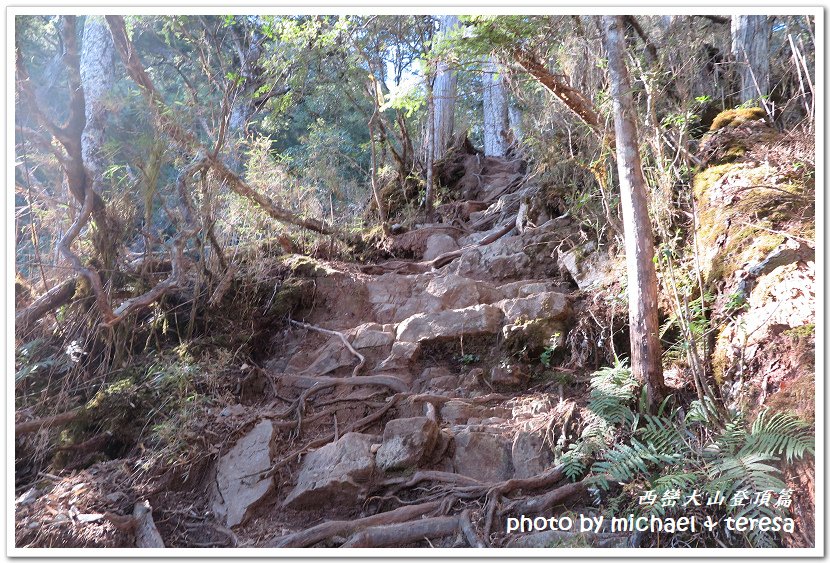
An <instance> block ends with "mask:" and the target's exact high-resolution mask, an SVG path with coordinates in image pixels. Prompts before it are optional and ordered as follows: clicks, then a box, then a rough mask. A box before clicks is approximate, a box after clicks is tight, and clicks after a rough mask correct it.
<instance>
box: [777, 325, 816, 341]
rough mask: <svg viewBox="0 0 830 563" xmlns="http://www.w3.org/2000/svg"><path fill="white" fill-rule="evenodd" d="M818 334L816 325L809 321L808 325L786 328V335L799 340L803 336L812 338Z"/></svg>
mask: <svg viewBox="0 0 830 563" xmlns="http://www.w3.org/2000/svg"><path fill="white" fill-rule="evenodd" d="M815 334H816V325H815V324H813V323H809V324H806V325H801V326H796V327H793V328H791V329H788V330H785V331H784V335H785V336H789V337H790V338H792V339H793V340H798V339H801V338H810V337H811V336H814V335H815Z"/></svg>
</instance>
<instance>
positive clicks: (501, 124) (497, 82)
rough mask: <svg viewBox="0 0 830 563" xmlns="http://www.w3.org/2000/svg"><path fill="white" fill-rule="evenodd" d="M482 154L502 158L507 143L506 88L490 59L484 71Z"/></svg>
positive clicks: (493, 60)
mask: <svg viewBox="0 0 830 563" xmlns="http://www.w3.org/2000/svg"><path fill="white" fill-rule="evenodd" d="M482 82H483V83H484V154H485V155H487V156H504V155H505V153H506V152H507V147H508V146H510V143H509V136H510V135H509V131H510V125H509V118H508V112H507V88H506V87H505V84H504V77H503V76H501V75H500V74H499V67H498V63H497V61H496V59H495V58H493V57H491V58H490V62H489V63H488V64H487V66H486V67H485V69H484V75H483V77H482Z"/></svg>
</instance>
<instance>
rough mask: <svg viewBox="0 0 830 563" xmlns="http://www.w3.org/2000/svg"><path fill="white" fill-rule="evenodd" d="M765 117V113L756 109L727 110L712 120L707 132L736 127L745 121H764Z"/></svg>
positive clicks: (760, 109)
mask: <svg viewBox="0 0 830 563" xmlns="http://www.w3.org/2000/svg"><path fill="white" fill-rule="evenodd" d="M766 115H767V112H765V111H764V110H763V109H762V108H758V107H752V108H738V109H728V110H725V111H722V112H720V113H719V114H718V115H717V116H716V117H715V119H714V120H712V126H711V127H710V128H709V131H717V130H718V129H723V128H724V127H737V126H738V125H741V124H743V123H746V122H747V121H758V120H761V119H764V118H765V117H766Z"/></svg>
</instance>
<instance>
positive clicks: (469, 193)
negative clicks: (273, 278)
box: [208, 154, 584, 547]
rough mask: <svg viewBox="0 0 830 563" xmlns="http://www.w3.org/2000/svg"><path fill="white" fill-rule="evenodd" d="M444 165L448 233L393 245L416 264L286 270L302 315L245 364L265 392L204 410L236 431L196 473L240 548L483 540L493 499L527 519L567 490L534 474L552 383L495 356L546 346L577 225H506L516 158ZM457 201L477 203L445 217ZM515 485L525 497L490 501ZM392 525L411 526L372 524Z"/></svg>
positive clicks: (564, 301)
mask: <svg viewBox="0 0 830 563" xmlns="http://www.w3.org/2000/svg"><path fill="white" fill-rule="evenodd" d="M482 160H483V161H484V162H483V163H482ZM457 164H459V165H460V167H461V168H463V169H464V173H463V174H462V175H461V177H460V179H459V180H458V182H457V185H458V186H462V187H463V186H467V187H465V188H462V189H464V190H465V196H466V198H467V199H465V200H463V201H461V202H458V203H456V204H453V205H451V206H444V207H443V208H439V213H440V212H443V213H447V212H448V211H449V212H450V213H455V217H454V218H455V222H454V223H450V222H449V221H448V219H449V218H448V217H446V216H445V217H443V219H444V221H445V222H442V223H434V224H427V225H421V226H420V228H419V229H417V230H413V231H410V232H409V233H406V234H403V235H400V236H398V237H397V244H399V245H401V244H408V245H410V246H411V247H413V254H415V255H416V256H417V255H419V254H420V256H421V257H422V258H423V260H421V261H418V260H415V259H411V260H396V261H391V262H387V263H384V264H379V265H373V266H370V267H362V268H361V267H359V266H357V265H356V264H348V263H327V262H317V263H303V265H302V267H303V268H305V269H306V270H307V273H308V274H309V275H310V277H311V279H313V282H314V300H313V302H314V305H313V307H311V308H310V309H309V310H308V311H305V312H304V315H303V316H302V318H301V319H295V320H292V321H290V323H291V324H290V326H289V327H288V328H287V329H286V330H284V331H282V333H281V334H279V335H276V337H275V340H274V342H273V343H272V346H271V349H273V350H276V353H275V354H274V355H273V356H272V357H271V358H270V359H269V360H268V361H267V362H265V364H264V366H263V368H264V374H265V377H266V379H267V380H268V383H269V385H271V386H272V391H273V395H274V396H275V397H278V399H276V400H272V401H269V402H267V403H261V402H255V403H253V404H250V405H246V406H242V405H240V406H238V408H235V409H226V410H225V412H223V413H221V414H220V416H221V415H222V414H224V415H228V416H231V417H234V418H235V420H237V421H240V422H241V421H244V422H243V423H242V424H240V427H244V428H249V429H251V430H250V431H248V432H247V433H246V432H240V439H239V440H238V441H237V442H236V445H234V446H232V447H231V448H230V450H229V451H227V452H226V453H225V454H224V456H223V457H222V458H220V460H219V462H218V464H217V470H216V471H215V476H213V475H212V476H211V478H210V479H208V483H209V484H208V488H209V490H210V493H209V495H208V496H209V497H210V503H211V506H210V509H211V510H212V511H213V513H214V514H215V515H216V519H217V520H218V523H219V524H220V525H224V526H228V527H230V526H236V525H238V524H240V523H241V525H240V526H239V527H238V528H235V534H236V535H237V538H238V540H237V541H239V542H240V544H244V545H252V544H253V545H271V546H300V545H302V546H309V545H315V544H318V543H319V542H324V543H323V545H338V544H340V543H342V544H345V545H372V546H384V545H385V546H395V545H397V546H399V545H407V544H416V545H420V544H421V543H424V541H423V540H424V539H426V538H430V541H431V544H432V545H436V546H437V545H444V546H448V547H449V546H466V545H480V544H481V545H483V543H482V542H484V543H486V544H487V545H501V544H502V543H503V542H504V541H505V539H506V538H504V537H503V536H504V534H503V529H504V525H503V520H504V516H505V514H503V513H502V512H498V511H499V510H501V511H505V510H506V508H505V505H507V504H517V503H519V504H520V503H521V502H525V503H530V504H532V503H533V501H534V500H535V501H538V502H539V503H540V506H539V507H536V511H537V512H538V511H539V510H542V509H544V508H549V507H552V506H554V505H555V504H559V503H560V502H563V501H565V500H566V499H567V497H579V496H581V493H584V487H580V486H578V485H577V486H575V485H573V484H566V483H569V481H568V480H567V479H566V478H565V475H564V473H563V472H562V470H561V468H555V467H553V466H552V464H553V460H554V455H553V452H552V449H553V447H554V446H555V443H556V439H557V435H558V436H561V438H562V440H564V439H565V438H566V434H567V435H570V434H572V433H573V432H574V430H575V429H576V426H577V424H576V420H577V419H578V413H577V412H576V411H578V408H577V405H576V403H575V402H574V401H573V400H571V398H570V397H567V396H566V395H565V393H564V390H563V383H562V381H559V382H556V381H542V382H540V381H538V380H537V381H531V374H530V373H528V372H527V371H526V369H523V368H522V367H520V364H519V363H518V362H514V361H511V356H512V355H513V356H515V357H517V358H518V357H519V356H521V355H522V354H525V355H526V354H528V353H531V354H535V355H536V356H537V357H538V355H539V354H540V353H544V352H545V350H547V351H548V352H547V353H548V355H550V354H553V353H555V352H556V350H557V349H561V348H562V347H563V346H564V336H563V335H564V334H566V329H567V327H568V326H569V325H570V324H571V323H572V320H573V307H572V296H571V291H572V290H571V285H570V284H569V283H568V282H567V281H566V280H565V279H563V278H562V277H561V276H560V275H559V268H560V266H559V262H558V260H557V257H558V255H557V249H560V250H561V249H562V247H563V244H564V243H565V242H566V241H569V240H571V238H572V237H575V236H576V235H577V234H578V232H579V229H578V228H576V227H575V226H574V225H572V223H571V221H570V220H569V219H568V218H567V217H560V218H556V219H550V220H547V221H546V222H545V223H544V224H541V225H538V226H537V225H522V224H521V219H519V226H520V227H522V230H521V232H519V231H518V230H517V227H516V224H517V215H519V213H520V208H522V205H521V201H522V200H523V199H525V200H526V199H527V197H528V196H529V195H530V193H531V191H532V190H535V189H537V186H536V185H535V184H534V183H533V182H532V181H530V182H529V181H528V179H527V177H526V176H525V175H524V174H523V173H522V172H521V170H520V168H521V164H522V163H521V162H520V160H519V159H516V160H513V161H511V160H509V159H505V158H486V159H482V158H481V156H480V155H469V154H467V155H464V157H462V158H461V159H459V162H458V163H457ZM471 168H472V169H473V170H472V171H471ZM471 176H472V177H471ZM471 201H472V202H475V203H474V204H473V205H477V206H478V208H479V209H480V210H479V211H473V212H471V213H470V212H467V213H466V214H461V216H460V217H459V214H458V212H457V210H458V209H459V208H463V207H464V206H465V205H466V206H467V207H468V208H469V207H471V204H470V202H471ZM481 202H489V203H486V205H485V204H482V203H481ZM450 208H452V209H450ZM522 212H524V213H526V210H523V211H522ZM448 227H449V228H448ZM459 235H460V236H459ZM482 241H485V242H489V241H492V242H489V243H487V244H481V242H482ZM569 244H571V245H572V243H569ZM440 256H445V257H448V259H447V260H446V261H447V263H446V264H444V265H443V266H442V267H436V268H433V267H425V265H428V264H429V263H430V262H432V264H433V265H434V264H435V263H436V262H437V263H441V262H440V260H438V261H436V258H438V257H440ZM449 257H452V258H454V259H452V260H449ZM367 272H371V273H367ZM409 272H412V273H409ZM295 316H296V315H295ZM525 359H526V358H525ZM548 360H549V358H548ZM566 371H567V370H566ZM566 385H567V384H566ZM551 390H554V392H555V393H558V395H559V399H558V400H557V399H556V396H555V393H554V395H551V393H550V392H551ZM295 397H296V398H295ZM277 413H279V414H277ZM569 437H570V436H569ZM560 445H561V444H560ZM253 475H264V476H266V478H265V479H264V480H256V479H253V480H252V476H253ZM272 479H273V483H272V482H271V480H272ZM517 479H518V480H526V482H522V483H521V484H520V482H517V481H516V480H517ZM520 488H521V490H522V491H523V492H524V495H523V496H527V497H529V498H528V499H526V500H524V501H520V500H519V499H520V498H523V496H519V497H516V495H515V494H513V495H510V496H511V497H513V498H511V500H506V499H505V500H504V501H501V502H500V498H501V496H502V495H505V496H507V495H508V493H509V492H511V491H513V490H514V489H515V490H518V489H520ZM502 489H503V492H499V491H500V490H502ZM560 490H561V493H562V495H561V498H559V497H557V498H554V499H553V500H551V499H550V498H549V497H550V496H551V493H552V492H556V491H560ZM534 495H542V496H540V497H534ZM435 499H442V502H441V503H436V502H433V501H434V500H435ZM462 499H463V502H462ZM485 501H486V503H485V504H486V507H485V505H484V504H482V505H481V506H478V508H479V509H475V507H476V506H477V504H476V503H479V504H480V503H482V502H485ZM422 503H432V504H431V505H430V506H426V505H423V504H422ZM409 505H414V506H409ZM416 506H422V507H423V508H424V510H416ZM404 507H408V508H407V510H408V511H409V512H411V514H407V515H404V516H400V514H399V512H400V511H401V510H403V508H404ZM465 508H466V509H465ZM471 508H472V509H473V510H472V511H471V510H470V509H471ZM384 514H385V515H387V516H383V515H384ZM471 515H472V520H471ZM408 516H412V520H415V521H416V522H417V523H416V522H412V523H410V524H409V525H407V526H404V527H400V529H399V530H398V531H391V528H388V525H389V524H391V523H393V522H395V523H400V521H402V520H404V519H408ZM425 516H428V518H425ZM365 517H371V519H374V520H371V521H367V522H365V523H361V522H362V521H361V520H355V519H356V518H357V519H360V518H365ZM329 521H342V522H341V523H340V524H338V525H334V526H333V527H332V525H331V524H326V522H329ZM315 525H319V526H320V527H319V528H317V530H318V531H317V533H316V534H311V535H309V531H308V529H309V527H310V526H315ZM384 529H386V531H383V530H384ZM266 530H270V531H271V532H270V536H269V537H267V538H266V537H265V534H266ZM273 530H283V532H282V533H281V534H278V535H274V534H273ZM413 530H414V531H413ZM525 541H527V539H525ZM261 542H264V543H261ZM424 545H426V544H424Z"/></svg>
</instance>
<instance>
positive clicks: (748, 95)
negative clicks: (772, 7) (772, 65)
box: [732, 16, 770, 104]
mask: <svg viewBox="0 0 830 563" xmlns="http://www.w3.org/2000/svg"><path fill="white" fill-rule="evenodd" d="M769 36H770V25H769V20H768V19H767V16H732V56H733V57H734V59H735V62H736V64H737V75H738V78H739V80H740V83H739V85H738V87H739V91H738V99H739V100H740V103H742V104H743V103H745V102H748V101H750V100H753V99H754V100H758V99H760V98H761V96H766V95H767V94H769Z"/></svg>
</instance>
